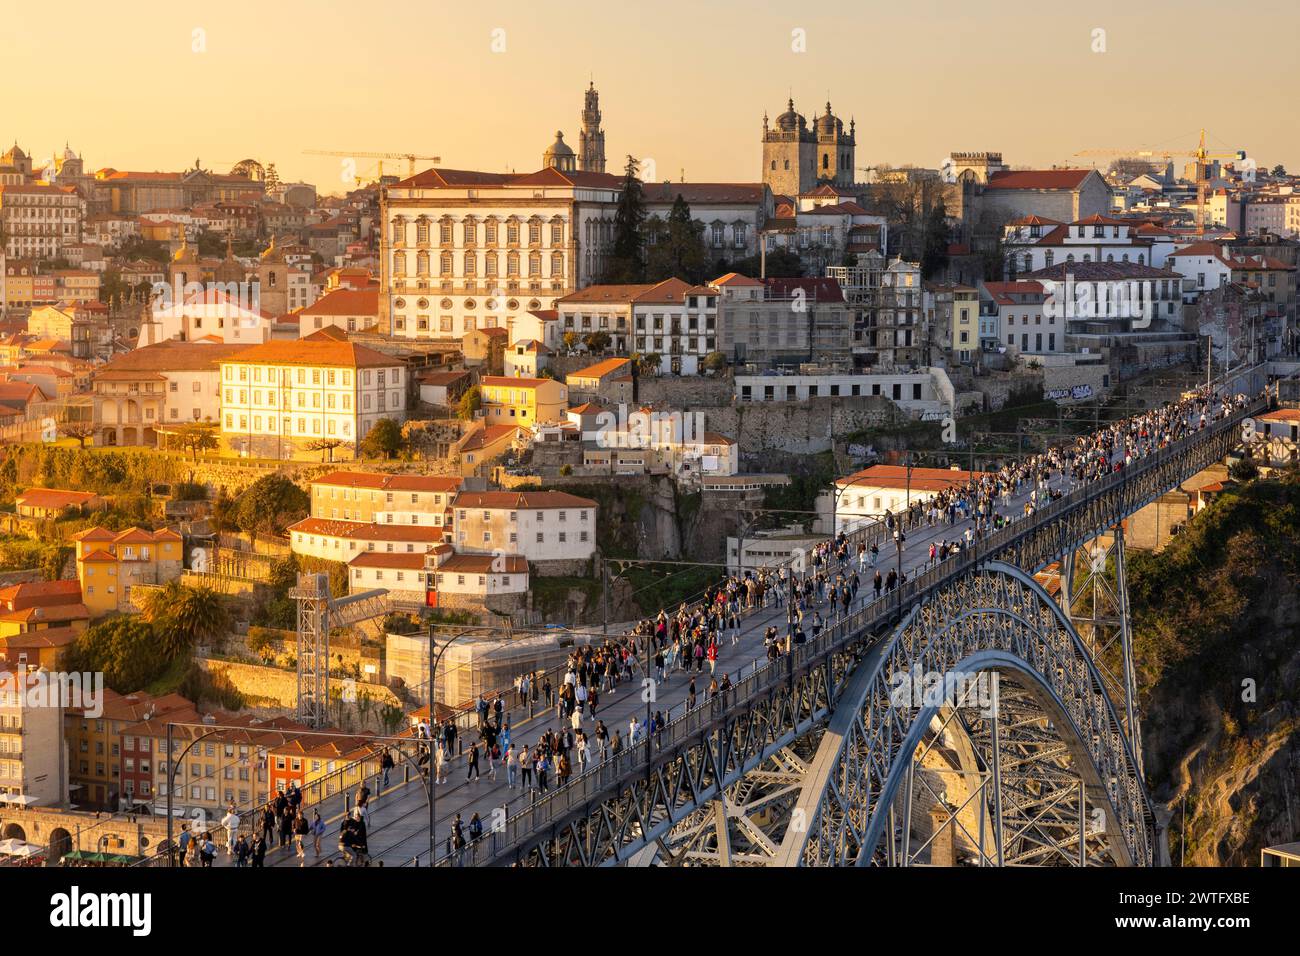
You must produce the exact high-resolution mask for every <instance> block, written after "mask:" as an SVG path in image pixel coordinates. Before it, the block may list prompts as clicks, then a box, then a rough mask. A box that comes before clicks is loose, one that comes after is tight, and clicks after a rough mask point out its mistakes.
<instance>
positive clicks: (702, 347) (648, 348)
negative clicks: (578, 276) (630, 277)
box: [556, 279, 718, 375]
mask: <svg viewBox="0 0 1300 956" xmlns="http://www.w3.org/2000/svg"><path fill="white" fill-rule="evenodd" d="M556 311H557V312H558V313H559V319H558V321H557V322H556V332H557V334H558V335H559V336H560V338H561V339H562V338H563V336H564V334H565V333H567V332H575V333H577V335H578V336H579V337H582V336H585V335H587V334H589V333H591V332H606V333H608V334H609V336H610V344H611V346H612V347H613V348H614V350H615V351H617V352H621V353H627V352H637V353H639V354H641V355H658V356H659V370H660V371H661V372H665V373H667V372H673V373H676V374H680V375H694V374H696V373H697V372H698V371H699V368H700V360H701V359H702V358H704V356H706V355H708V354H709V353H710V352H714V351H717V350H718V290H717V289H714V288H712V287H710V286H692V285H691V284H690V283H688V282H683V281H682V280H681V279H665V280H664V281H663V282H658V283H653V284H642V285H594V286H590V287H589V288H586V289H582V290H581V291H578V292H575V293H573V294H571V295H567V296H565V297H564V298H562V299H560V300H558V301H557V302H556Z"/></svg>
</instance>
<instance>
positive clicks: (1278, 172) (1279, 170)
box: [1273, 163, 1286, 179]
mask: <svg viewBox="0 0 1300 956" xmlns="http://www.w3.org/2000/svg"><path fill="white" fill-rule="evenodd" d="M1273 175H1274V176H1276V177H1278V178H1279V179H1281V178H1282V177H1284V176H1285V175H1286V167H1285V166H1283V165H1282V164H1281V163H1278V164H1277V165H1276V166H1274V167H1273Z"/></svg>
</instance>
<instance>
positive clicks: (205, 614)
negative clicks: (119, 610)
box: [142, 581, 230, 661]
mask: <svg viewBox="0 0 1300 956" xmlns="http://www.w3.org/2000/svg"><path fill="white" fill-rule="evenodd" d="M142 610H143V613H144V619H145V620H146V621H148V622H149V623H150V624H152V625H153V629H154V635H155V636H156V638H157V641H158V646H159V648H160V649H161V650H162V652H163V654H164V655H165V656H166V658H167V660H169V661H174V660H176V658H178V657H180V656H182V655H184V654H188V653H189V652H190V651H191V650H193V648H194V646H195V645H196V644H210V643H213V642H215V641H216V640H217V639H218V638H220V637H223V636H225V634H226V633H227V631H228V630H229V629H230V613H229V612H228V611H227V610H226V605H225V603H224V602H223V600H222V597H221V595H220V594H218V593H217V592H216V591H215V590H213V589H212V588H210V587H205V586H202V585H200V586H198V587H190V586H188V585H184V584H181V582H180V581H169V582H168V583H167V584H165V585H163V586H162V587H161V588H159V589H158V590H156V591H150V592H149V593H148V595H147V596H146V597H145V599H144V607H143V609H142Z"/></svg>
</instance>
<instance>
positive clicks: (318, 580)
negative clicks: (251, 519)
mask: <svg viewBox="0 0 1300 956" xmlns="http://www.w3.org/2000/svg"><path fill="white" fill-rule="evenodd" d="M289 597H291V598H293V599H294V600H296V601H297V602H298V719H299V720H300V721H302V722H303V723H305V724H306V725H307V726H309V727H324V726H325V725H326V724H327V723H328V722H329V717H328V712H329V673H330V627H329V606H330V592H329V576H328V575H325V574H306V573H301V574H299V575H298V586H297V587H296V588H294V589H293V590H291V591H290V592H289Z"/></svg>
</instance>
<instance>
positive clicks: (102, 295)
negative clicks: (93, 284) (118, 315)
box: [99, 269, 131, 309]
mask: <svg viewBox="0 0 1300 956" xmlns="http://www.w3.org/2000/svg"><path fill="white" fill-rule="evenodd" d="M130 295H131V289H130V287H129V286H128V285H127V284H126V283H125V282H124V281H123V280H122V271H121V270H120V269H108V270H106V271H105V272H104V278H103V280H102V281H101V282H100V284H99V301H100V302H103V303H105V304H106V305H107V306H108V307H109V308H110V309H118V308H121V307H122V304H123V303H124V302H126V300H127V299H128V298H129V297H130Z"/></svg>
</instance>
